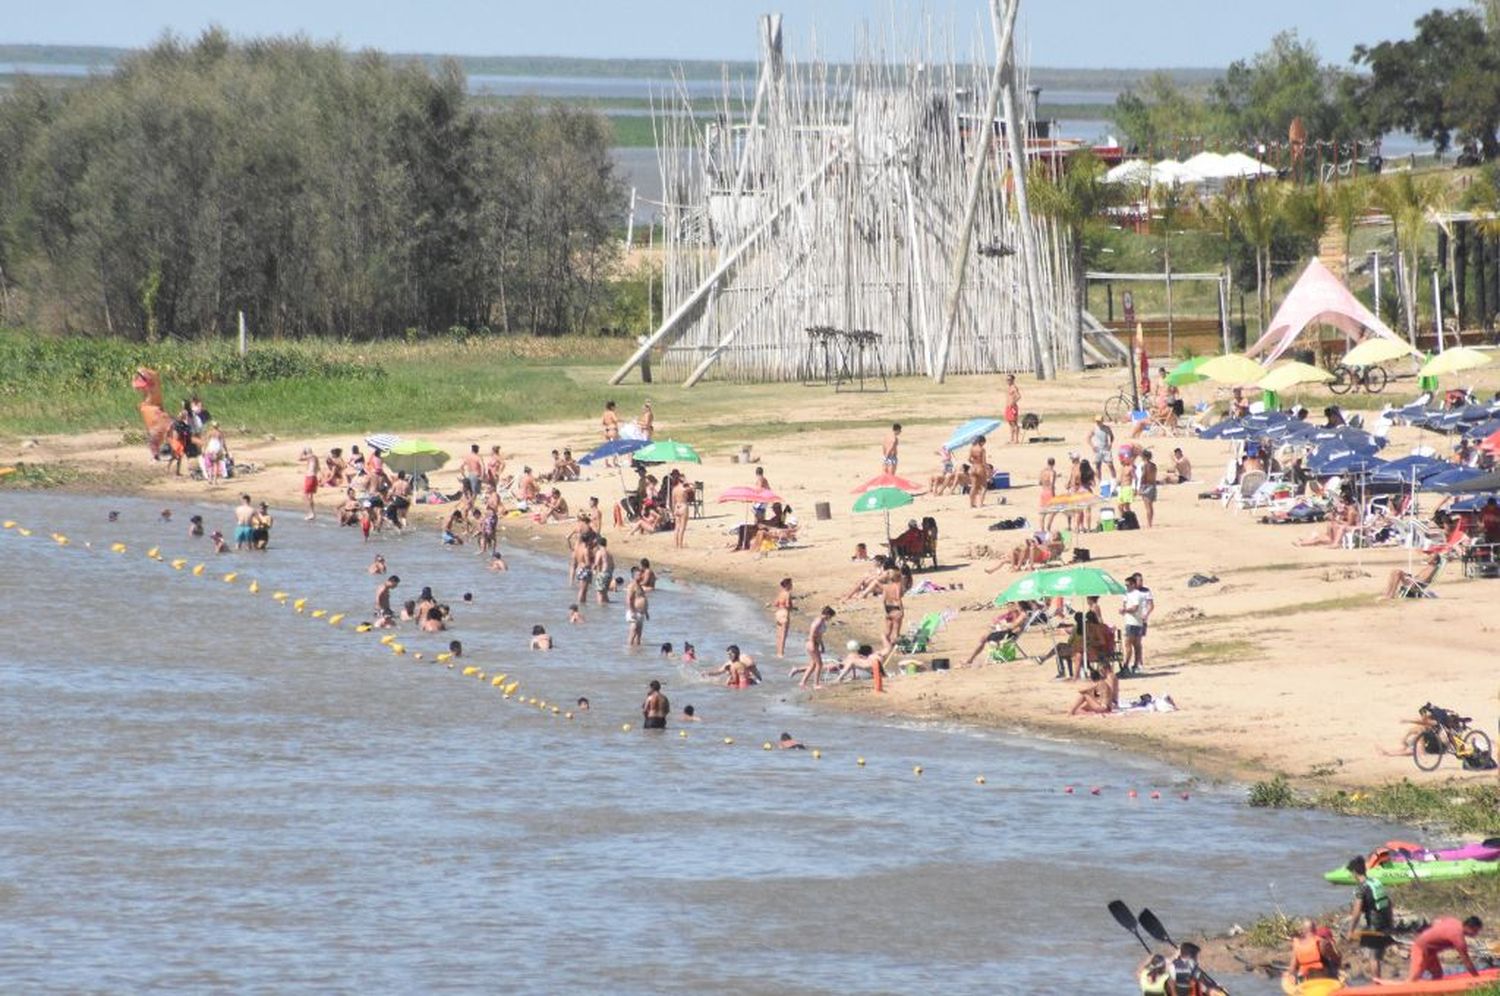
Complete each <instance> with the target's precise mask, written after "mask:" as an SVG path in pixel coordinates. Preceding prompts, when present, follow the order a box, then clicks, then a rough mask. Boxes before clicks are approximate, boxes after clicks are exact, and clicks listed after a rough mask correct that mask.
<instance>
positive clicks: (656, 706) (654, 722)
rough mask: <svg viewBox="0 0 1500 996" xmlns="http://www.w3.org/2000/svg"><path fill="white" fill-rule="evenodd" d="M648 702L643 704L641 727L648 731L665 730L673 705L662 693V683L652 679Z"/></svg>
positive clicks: (647, 696)
mask: <svg viewBox="0 0 1500 996" xmlns="http://www.w3.org/2000/svg"><path fill="white" fill-rule="evenodd" d="M649 687H650V691H649V692H648V693H647V695H646V701H644V702H642V703H641V726H642V727H643V728H645V729H647V730H665V729H666V728H667V717H668V716H670V715H671V714H672V703H671V702H669V701H667V697H666V696H665V695H663V694H662V693H661V682H659V681H656V680H655V679H652V682H651V685H650V686H649Z"/></svg>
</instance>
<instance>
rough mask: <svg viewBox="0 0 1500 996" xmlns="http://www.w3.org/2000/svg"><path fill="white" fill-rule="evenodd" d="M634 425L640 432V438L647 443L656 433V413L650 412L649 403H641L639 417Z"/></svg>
mask: <svg viewBox="0 0 1500 996" xmlns="http://www.w3.org/2000/svg"><path fill="white" fill-rule="evenodd" d="M635 425H636V428H638V429H640V430H641V438H642V439H644V440H645V441H646V442H648V443H649V442H650V441H651V438H652V435H653V434H654V433H655V432H656V413H655V412H654V411H652V410H651V402H650V401H643V402H641V415H640V417H639V418H637V419H636V420H635Z"/></svg>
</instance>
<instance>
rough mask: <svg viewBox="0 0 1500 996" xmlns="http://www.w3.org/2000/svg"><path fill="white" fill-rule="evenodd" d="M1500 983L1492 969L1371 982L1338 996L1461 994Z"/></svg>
mask: <svg viewBox="0 0 1500 996" xmlns="http://www.w3.org/2000/svg"><path fill="white" fill-rule="evenodd" d="M1496 982H1500V968H1491V969H1487V970H1485V971H1483V972H1480V973H1479V974H1478V975H1470V974H1469V973H1468V972H1459V973H1458V974H1457V975H1446V976H1444V977H1443V978H1441V979H1423V980H1422V981H1421V982H1405V981H1401V980H1397V979H1391V980H1390V981H1385V980H1381V981H1379V982H1371V983H1370V984H1369V985H1367V986H1350V987H1348V988H1346V989H1340V990H1338V996H1356V994H1364V996H1371V994H1379V996H1402V994H1406V993H1410V994H1413V996H1415V994H1418V993H1461V992H1465V991H1467V990H1470V989H1478V988H1479V987H1480V986H1485V985H1490V984H1492V983H1496Z"/></svg>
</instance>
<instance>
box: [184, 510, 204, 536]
mask: <svg viewBox="0 0 1500 996" xmlns="http://www.w3.org/2000/svg"><path fill="white" fill-rule="evenodd" d="M188 535H189V536H192V537H198V536H202V535H203V516H201V515H194V516H190V517H189V518H188Z"/></svg>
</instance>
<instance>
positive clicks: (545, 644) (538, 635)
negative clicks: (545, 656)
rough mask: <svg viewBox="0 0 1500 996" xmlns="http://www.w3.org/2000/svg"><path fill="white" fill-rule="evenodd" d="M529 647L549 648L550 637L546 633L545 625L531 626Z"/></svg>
mask: <svg viewBox="0 0 1500 996" xmlns="http://www.w3.org/2000/svg"><path fill="white" fill-rule="evenodd" d="M531 649H532V650H551V649H552V637H551V636H550V635H549V634H548V633H547V627H545V626H542V625H536V626H533V627H531Z"/></svg>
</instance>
